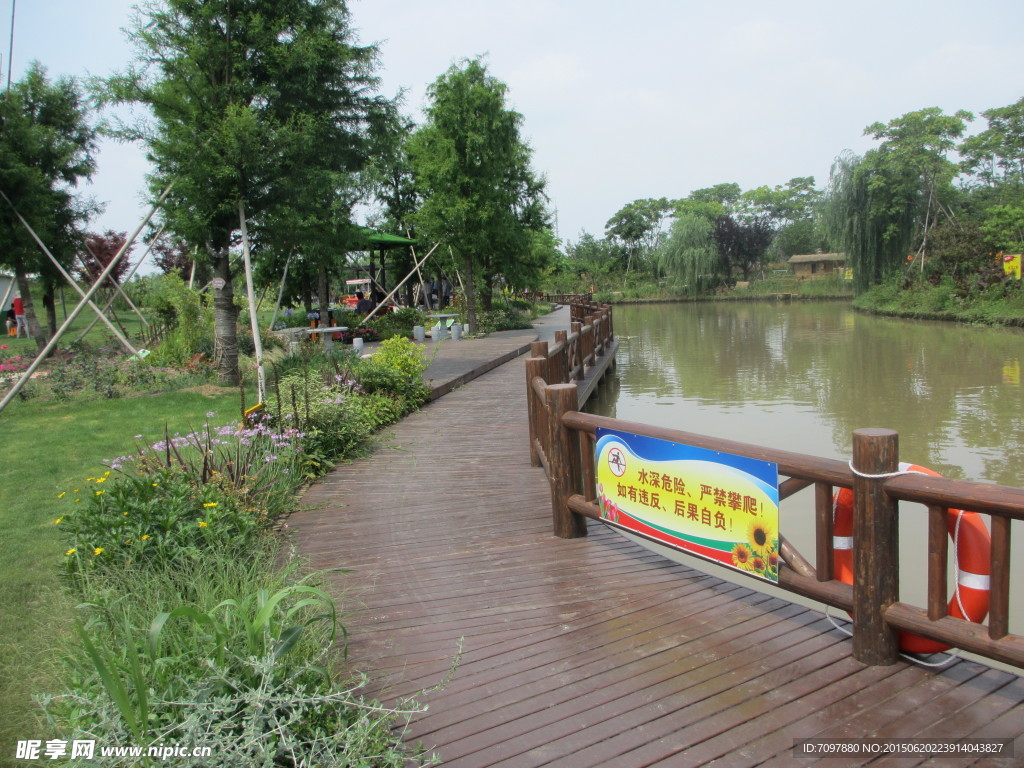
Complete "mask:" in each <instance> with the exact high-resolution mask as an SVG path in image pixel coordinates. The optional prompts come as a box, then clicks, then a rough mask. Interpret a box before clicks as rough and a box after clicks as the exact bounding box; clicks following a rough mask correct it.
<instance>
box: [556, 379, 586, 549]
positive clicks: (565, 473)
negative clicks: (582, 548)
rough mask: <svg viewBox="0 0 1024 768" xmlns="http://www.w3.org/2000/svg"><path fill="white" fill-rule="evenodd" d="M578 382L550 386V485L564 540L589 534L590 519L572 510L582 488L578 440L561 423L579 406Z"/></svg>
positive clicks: (558, 525)
mask: <svg viewBox="0 0 1024 768" xmlns="http://www.w3.org/2000/svg"><path fill="white" fill-rule="evenodd" d="M578 397H579V395H578V394H577V393H576V385H575V384H554V385H552V386H550V387H548V388H547V410H548V419H549V420H550V421H549V424H548V429H549V434H550V440H549V445H550V446H551V453H550V454H549V455H548V466H549V468H550V475H549V477H548V480H549V482H550V485H551V516H552V529H553V532H554V534H555V536H558V537H559V538H562V539H576V538H579V537H581V536H586V535H587V520H586V518H585V517H583V516H582V515H580V514H577V513H576V512H573V511H572V510H570V509H569V497H570V496H572V495H573V494H574V493H578V492H579V491H580V490H581V489H582V485H583V483H582V479H581V472H582V470H581V467H580V450H579V446H580V443H579V439H578V438H577V437H576V435H575V433H574V431H573V430H571V429H569V428H568V427H566V426H565V425H564V424H563V423H562V414H563V413H568V412H570V411H575V410H576V409H577V408H578V399H577V398H578Z"/></svg>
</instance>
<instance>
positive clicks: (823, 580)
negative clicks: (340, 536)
mask: <svg viewBox="0 0 1024 768" xmlns="http://www.w3.org/2000/svg"><path fill="white" fill-rule="evenodd" d="M590 326H591V327H592V328H598V329H600V331H601V332H602V333H605V332H609V331H610V327H611V318H610V312H609V315H608V318H607V327H602V326H601V321H595V320H594V319H593V318H591V320H590ZM593 333H595V334H596V333H597V331H593ZM575 334H576V331H574V333H573V335H575ZM573 335H570V336H569V337H568V338H566V339H563V340H562V341H556V343H555V346H554V347H553V348H552V349H551V350H550V351H548V352H547V354H545V355H541V354H537V353H538V352H541V351H543V350H542V349H541V348H537V349H536V350H535V351H534V353H533V356H532V357H530V358H528V359H527V360H526V371H527V374H526V375H527V397H528V402H529V413H530V416H529V418H530V456H531V461H532V462H533V464H534V465H535V466H543V467H544V469H545V471H546V472H547V475H548V480H549V483H550V486H551V507H552V518H553V519H552V526H553V530H554V533H555V535H556V536H561V537H563V538H573V537H577V536H585V535H586V533H587V526H586V518H588V517H589V518H593V519H598V520H599V519H601V514H600V509H599V507H598V504H597V501H596V497H597V489H596V481H595V476H596V475H595V466H594V461H595V458H594V444H595V439H596V438H595V432H596V430H597V428H598V427H604V428H608V429H615V430H618V431H622V432H627V433H632V434H635V435H642V436H646V437H653V438H658V439H662V440H668V441H671V442H675V443H681V444H685V445H691V446H696V447H699V448H706V449H709V450H714V451H722V452H724V453H728V454H732V455H737V456H745V457H748V458H752V459H758V460H761V461H768V462H772V463H774V464H776V465H777V466H778V471H779V476H780V481H781V482H780V484H779V501H780V502H781V501H782V500H784V499H787V498H789V497H791V496H792V495H793V494H795V493H797V492H799V491H802V490H804V489H813V493H814V509H815V514H814V531H815V537H814V540H815V552H814V560H813V563H812V562H811V561H810V560H808V559H807V558H805V557H804V556H803V555H801V554H800V553H799V552H797V551H796V549H795V548H794V547H793V546H791V545H790V544H789V542H788V541H786V539H785V537H784V536H780V540H781V546H780V554H781V556H782V562H781V563H780V567H779V586H780V587H781V588H782V589H785V590H788V591H789V592H792V593H795V594H798V595H802V596H804V597H807V598H811V599H812V600H815V601H818V602H822V603H825V604H827V605H830V606H833V607H835V608H839V609H842V610H844V611H848V612H850V613H852V617H853V655H854V657H855V658H856V659H858V660H859V661H861V662H863V663H865V664H872V665H885V664H892V663H894V662H895V661H896V659H897V658H898V653H899V648H898V631H900V630H903V631H907V632H912V633H914V634H916V635H920V636H922V637H926V638H930V639H933V640H936V641H939V642H941V643H945V644H948V645H951V646H955V647H958V648H962V649H964V650H966V651H970V652H972V653H976V654H978V655H981V656H984V657H987V658H990V659H995V660H997V661H1001V662H1004V663H1007V664H1011V665H1014V666H1018V667H1024V636H1021V635H1015V634H1011V633H1010V632H1009V614H1010V602H1009V589H1010V522H1011V520H1024V489H1021V488H1015V487H1010V486H1003V485H993V484H988V483H978V482H969V481H964V480H953V479H949V478H943V477H932V476H927V475H920V474H898V473H897V469H898V464H899V456H898V437H897V434H896V433H895V432H892V431H891V430H884V429H862V430H857V431H855V432H854V433H853V455H852V461H851V462H850V463H846V462H842V461H838V460H835V459H826V458H821V457H817V456H809V455H805V454H799V453H793V452H789V451H782V450H776V449H772V448H765V447H761V446H756V445H750V444H747V443H740V442H736V441H731V440H723V439H719V438H715V437H709V436H707V435H699V434H694V433H689V432H683V431H679V430H674V429H666V428H662V427H655V426H650V425H647V424H639V423H634V422H626V421H620V420H617V419H610V418H607V417H603V416H594V415H592V414H587V413H582V412H580V411H579V410H578V408H579V405H578V402H577V396H576V385H575V383H573V377H574V375H575V373H576V371H577V367H576V366H577V360H582V362H585V359H586V356H585V354H584V353H585V351H586V347H585V345H583V343H582V339H583V338H584V334H583V332H582V331H580V332H579V339H580V346H581V349H580V351H579V353H578V357H574V353H573V352H571V351H570V349H571V339H572V337H573ZM595 338H596V336H595ZM582 362H581V363H580V364H582ZM892 473H897V474H896V475H895V476H892ZM883 475H890V476H887V477H886V476H883ZM840 488H850V489H852V491H853V495H854V529H853V541H854V544H853V546H854V549H853V558H854V575H853V584H852V585H848V584H844V583H843V582H841V581H839V580H837V579H836V578H835V577H834V573H833V494H834V493H835V492H836V490H837V489H840ZM900 501H908V502H919V503H921V504H924V505H926V507H927V509H928V519H929V521H928V530H929V534H928V537H927V548H928V550H927V553H928V593H927V606H926V608H920V607H917V606H913V605H910V604H907V603H903V602H900V601H899V598H898V584H899V571H900V562H899V550H898V547H897V543H898V514H899V502H900ZM950 509H963V510H971V511H974V512H977V513H979V514H982V515H988V516H989V517H990V518H991V525H990V528H991V534H992V545H991V552H990V558H991V579H990V609H989V616H988V621H987V623H984V624H975V623H971V622H967V621H962V620H959V619H956V618H952V617H950V616H949V615H948V613H947V594H946V591H947V587H946V585H947V579H948V557H947V550H948V536H947V515H948V512H949V510H950ZM604 522H605V523H606V524H608V525H612V526H615V525H616V524H615V523H614V522H612V521H609V520H604ZM632 533H634V535H636V534H635V532H632Z"/></svg>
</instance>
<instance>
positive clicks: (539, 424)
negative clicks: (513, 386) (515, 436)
mask: <svg viewBox="0 0 1024 768" xmlns="http://www.w3.org/2000/svg"><path fill="white" fill-rule="evenodd" d="M536 343H537V342H534V344H536ZM540 343H541V344H543V345H544V347H545V350H544V351H545V354H544V355H543V356H535V357H528V358H526V414H527V421H529V423H530V466H533V467H539V466H540V465H541V461H540V456H539V455H538V453H537V436H538V435H541V434H544V432H543V430H544V429H546V428H547V426H546V425H545V424H544V423H543V421H542V419H541V414H540V411H543V410H544V407H545V404H544V403H538V402H537V395H536V394H534V391H533V380H534V378H535V377H537V376H540V377H541V378H544V372H545V370H544V369H545V368H546V367H547V362H548V359H547V342H543V341H542V342H540Z"/></svg>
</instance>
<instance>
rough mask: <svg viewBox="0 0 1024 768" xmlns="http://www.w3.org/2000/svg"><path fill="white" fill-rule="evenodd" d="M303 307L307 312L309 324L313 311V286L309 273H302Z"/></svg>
mask: <svg viewBox="0 0 1024 768" xmlns="http://www.w3.org/2000/svg"><path fill="white" fill-rule="evenodd" d="M302 306H303V307H304V308H305V310H306V320H307V322H308V320H309V315H310V313H312V311H313V286H312V284H311V282H310V279H309V273H308V272H306V271H303V273H302Z"/></svg>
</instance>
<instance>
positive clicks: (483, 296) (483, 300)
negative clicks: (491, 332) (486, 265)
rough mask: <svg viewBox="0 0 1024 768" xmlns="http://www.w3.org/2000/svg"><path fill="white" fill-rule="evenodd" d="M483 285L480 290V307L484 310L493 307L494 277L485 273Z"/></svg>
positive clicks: (489, 309)
mask: <svg viewBox="0 0 1024 768" xmlns="http://www.w3.org/2000/svg"><path fill="white" fill-rule="evenodd" d="M483 282H484V287H483V290H482V291H480V308H481V309H482V310H483V311H484V312H490V311H491V310H492V309H494V277H493V276H492V275H487V276H486V277H484V278H483Z"/></svg>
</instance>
